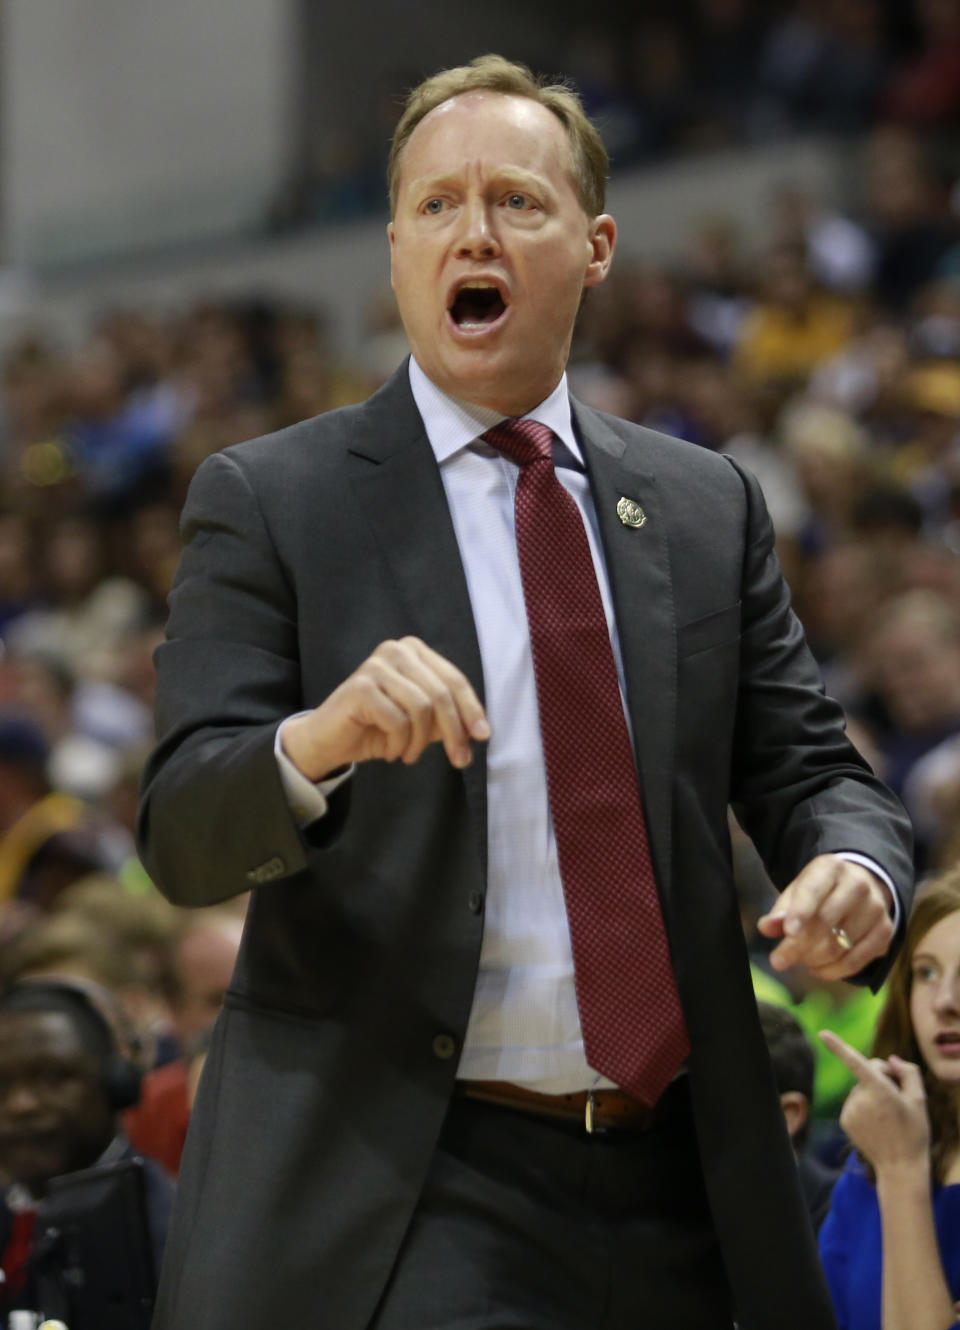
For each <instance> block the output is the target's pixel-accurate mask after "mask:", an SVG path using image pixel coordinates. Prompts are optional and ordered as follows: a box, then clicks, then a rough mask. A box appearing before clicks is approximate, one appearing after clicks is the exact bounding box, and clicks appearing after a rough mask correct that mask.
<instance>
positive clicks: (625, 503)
mask: <svg viewBox="0 0 960 1330" xmlns="http://www.w3.org/2000/svg"><path fill="white" fill-rule="evenodd" d="M617 516H618V517H619V518H620V521H621V522H622V523H623V525H624V526H632V527H641V526H643V524H644V523H645V522H646V520H647V514H646V513H645V512H644V511H643V509H642V508H641V507H640V505H639V503H637V501H636V499H628V498H626V496H624V498H622V499H621V500H620V502H619V503H618V504H617Z"/></svg>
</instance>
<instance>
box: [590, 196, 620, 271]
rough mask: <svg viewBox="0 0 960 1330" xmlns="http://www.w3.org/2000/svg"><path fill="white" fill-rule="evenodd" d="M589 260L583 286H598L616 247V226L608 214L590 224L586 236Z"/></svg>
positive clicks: (608, 269)
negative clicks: (588, 246)
mask: <svg viewBox="0 0 960 1330" xmlns="http://www.w3.org/2000/svg"><path fill="white" fill-rule="evenodd" d="M588 241H589V245H590V258H589V260H588V262H587V271H586V273H585V274H584V278H583V284H584V286H599V285H600V283H601V282H602V281H603V280H604V278H605V277H606V275H607V273H608V272H609V271H610V264H611V263H612V262H613V251H614V250H615V249H616V246H617V224H616V222H615V221H614V220H613V218H612V217H611V216H610V214H609V213H606V212H602V213H601V214H600V216H599V217H594V219H593V221H592V222H591V223H590V230H589V234H588Z"/></svg>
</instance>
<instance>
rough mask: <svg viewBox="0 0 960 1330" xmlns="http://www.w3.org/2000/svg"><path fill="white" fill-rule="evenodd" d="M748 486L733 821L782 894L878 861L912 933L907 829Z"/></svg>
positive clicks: (881, 969) (756, 491)
mask: <svg viewBox="0 0 960 1330" xmlns="http://www.w3.org/2000/svg"><path fill="white" fill-rule="evenodd" d="M733 465H736V464H733ZM737 470H738V471H739V470H740V469H739V468H737ZM740 475H741V477H742V480H743V483H744V486H745V489H746V494H747V509H748V518H747V523H748V531H747V541H746V546H745V556H744V569H743V578H742V587H743V595H742V606H743V618H742V635H741V658H740V683H739V689H738V697H737V715H736V724H735V737H734V758H733V773H732V800H731V802H732V803H733V808H734V812H735V813H736V815H737V818H738V820H739V821H740V823H741V825H742V826H743V827H744V829H745V830H746V831H747V833H748V835H749V836H750V837H751V839H752V840H753V842H754V844H755V845H756V846H757V849H758V851H759V852H760V855H761V857H762V858H763V860H764V862H765V864H766V866H767V869H768V871H769V873H770V876H771V878H772V879H773V881H774V883H775V884H776V885H777V886H778V887H781V888H782V887H784V886H785V885H786V884H787V883H788V882H789V881H791V880H792V878H794V877H795V876H796V874H797V873H798V872H799V871H800V870H801V869H802V868H803V867H804V865H805V864H806V863H808V862H809V861H810V859H812V858H814V857H815V856H816V855H818V854H824V853H836V852H840V851H844V850H846V851H848V852H856V853H859V854H863V855H866V856H867V857H868V858H870V859H872V860H873V861H874V862H875V863H877V864H878V865H880V866H881V867H883V868H884V869H886V871H887V873H889V875H890V877H891V879H892V880H893V882H894V885H895V887H896V889H897V892H898V894H899V897H900V903H901V906H902V907H903V908H902V910H901V931H902V927H903V921H904V920H905V918H906V916H907V914H908V913H909V908H910V899H911V888H912V881H913V863H912V853H911V839H912V838H911V832H910V823H909V820H908V818H907V815H906V813H905V812H904V810H903V808H902V806H901V804H900V802H899V800H898V799H897V798H896V796H895V795H894V794H892V793H891V791H890V790H888V789H887V787H886V786H885V785H884V784H883V783H882V782H881V781H879V780H878V779H877V778H876V777H875V776H874V774H873V772H872V771H871V770H870V768H869V766H868V765H867V763H866V762H865V761H864V760H863V758H862V757H861V756H860V754H859V753H858V752H857V751H856V749H855V748H854V747H853V745H852V744H851V743H850V741H849V740H848V739H847V736H846V733H845V725H844V717H843V712H842V710H841V708H840V707H839V705H838V704H837V703H836V702H834V701H833V700H832V699H831V698H828V697H827V696H826V695H825V693H824V689H823V684H822V682H821V679H820V672H819V669H818V667H817V664H816V662H815V660H814V659H813V656H812V654H811V652H810V649H809V647H808V646H807V644H806V640H805V638H804V634H803V629H802V627H801V625H800V622H799V620H798V619H797V617H796V615H795V614H794V613H793V610H792V608H791V605H790V593H789V589H788V587H787V585H786V582H785V581H784V578H783V574H782V572H781V570H780V565H779V561H778V559H777V557H776V553H775V551H774V533H773V526H772V524H771V521H770V518H769V515H768V513H767V510H766V505H765V504H764V501H763V497H762V494H761V492H760V487H759V485H758V484H757V481H756V480H755V479H754V478H753V477H752V476H751V475H749V473H747V472H744V471H740ZM893 950H894V949H891V953H890V956H891V957H892V954H893ZM888 964H889V958H884V960H883V961H878V962H875V963H874V964H873V965H871V966H869V967H868V968H867V969H866V970H865V971H864V972H863V974H862V975H861V976H859V978H860V979H861V980H862V981H863V982H868V983H869V984H870V985H871V987H874V988H876V987H878V986H879V984H880V983H881V982H882V980H883V977H884V974H885V972H886V968H887V965H888Z"/></svg>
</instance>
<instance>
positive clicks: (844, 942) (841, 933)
mask: <svg viewBox="0 0 960 1330" xmlns="http://www.w3.org/2000/svg"><path fill="white" fill-rule="evenodd" d="M830 932H831V933H832V934H833V936H834V937H835V938H836V939H837V941H838V942H839V943H840V946H841V947H842V948H843V950H844V951H852V949H853V943H852V942H851V941H850V934H849V933H848V932H847V930H846V929H845V928H831V929H830Z"/></svg>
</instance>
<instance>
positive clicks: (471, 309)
mask: <svg viewBox="0 0 960 1330" xmlns="http://www.w3.org/2000/svg"><path fill="white" fill-rule="evenodd" d="M506 308H507V306H506V302H505V301H504V299H503V296H502V295H501V293H500V289H499V287H497V286H495V285H494V284H493V282H486V281H484V280H483V279H482V278H480V279H477V280H474V281H468V282H464V283H462V285H460V286H459V287H458V288H457V290H456V292H455V293H454V297H453V301H452V303H451V305H450V317H451V318H452V319H453V321H454V323H455V324H456V325H457V327H458V328H460V329H461V330H462V331H463V332H479V331H482V330H483V329H485V328H490V327H492V325H493V324H495V323H496V322H497V321H498V320H499V319H500V318H501V317H502V316H503V314H504V313H505V312H506Z"/></svg>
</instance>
